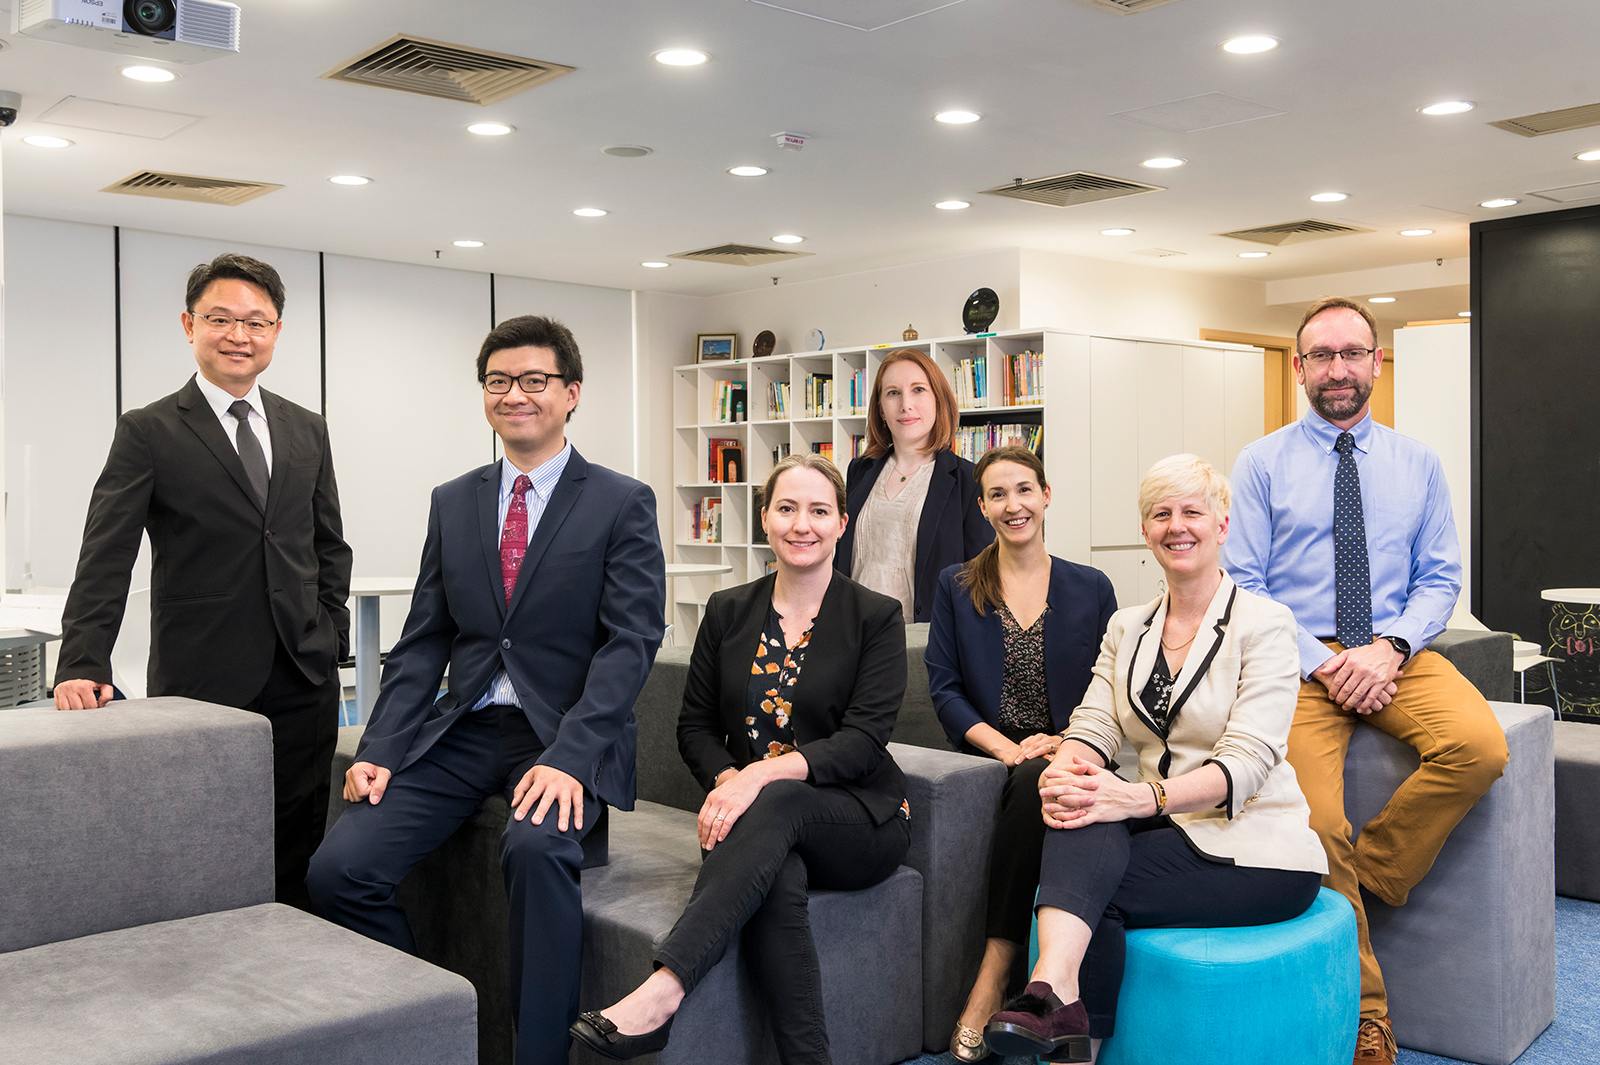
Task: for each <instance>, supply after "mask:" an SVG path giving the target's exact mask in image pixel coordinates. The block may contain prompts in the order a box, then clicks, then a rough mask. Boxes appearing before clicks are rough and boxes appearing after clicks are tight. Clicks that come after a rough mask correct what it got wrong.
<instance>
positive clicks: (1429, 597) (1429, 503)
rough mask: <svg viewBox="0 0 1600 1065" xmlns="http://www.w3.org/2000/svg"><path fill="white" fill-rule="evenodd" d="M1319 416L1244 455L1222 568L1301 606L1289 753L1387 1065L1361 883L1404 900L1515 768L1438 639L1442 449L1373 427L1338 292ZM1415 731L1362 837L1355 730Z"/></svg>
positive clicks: (1359, 337)
mask: <svg viewBox="0 0 1600 1065" xmlns="http://www.w3.org/2000/svg"><path fill="white" fill-rule="evenodd" d="M1296 351H1297V353H1296V355H1295V360H1294V365H1295V373H1296V375H1297V377H1298V379H1299V381H1300V384H1301V385H1302V386H1303V387H1304V388H1305V390H1306V398H1307V400H1308V401H1309V402H1310V406H1311V409H1310V410H1309V411H1308V412H1307V413H1306V416H1305V417H1304V418H1302V419H1301V420H1300V421H1298V422H1295V423H1294V424H1292V425H1288V426H1285V427H1284V428H1282V429H1279V430H1278V431H1277V432H1275V433H1272V434H1270V435H1269V436H1266V437H1264V438H1262V439H1260V440H1257V441H1255V442H1254V443H1252V444H1250V445H1249V446H1247V447H1245V448H1244V450H1243V451H1241V452H1240V453H1239V460H1238V462H1237V464H1236V465H1235V466H1234V470H1233V493H1234V495H1233V512H1232V518H1233V522H1232V535H1231V536H1230V537H1229V540H1228V550H1227V559H1226V565H1227V568H1228V572H1229V574H1230V575H1231V576H1232V577H1233V579H1234V580H1235V581H1236V582H1237V583H1238V584H1239V585H1240V587H1243V588H1246V589H1248V590H1249V591H1252V592H1256V593H1258V594H1261V595H1265V596H1268V597H1269V598H1272V599H1275V600H1277V601H1278V602H1280V603H1282V604H1284V605H1285V606H1287V607H1289V608H1290V609H1291V610H1292V611H1294V615H1295V621H1296V622H1297V623H1298V627H1299V645H1300V674H1301V678H1302V681H1303V683H1302V684H1301V688H1300V699H1299V703H1298V705H1297V706H1296V708H1295V718H1294V725H1293V727H1292V729H1291V730H1290V733H1289V762H1290V764H1291V765H1293V766H1294V770H1295V774H1296V776H1297V777H1298V778H1299V781H1300V787H1301V789H1302V790H1303V791H1304V792H1305V796H1306V801H1307V802H1308V803H1309V804H1310V806H1311V827H1312V828H1314V829H1315V830H1316V831H1317V834H1318V835H1319V836H1320V837H1321V838H1322V843H1323V846H1324V847H1325V848H1326V849H1327V852H1328V867H1329V872H1328V876H1327V878H1326V880H1325V881H1324V882H1325V883H1326V884H1327V885H1328V886H1329V887H1330V888H1333V889H1334V890H1335V891H1338V892H1339V893H1340V894H1342V895H1344V897H1345V898H1347V899H1349V900H1350V904H1351V905H1352V906H1354V907H1355V911H1356V921H1357V927H1358V931H1359V933H1360V937H1359V938H1360V953H1361V1019H1360V1028H1359V1033H1358V1037H1357V1041H1356V1053H1355V1062H1356V1063H1357V1065H1362V1063H1385V1065H1392V1062H1393V1061H1394V1056H1395V1043H1394V1036H1393V1033H1392V1032H1391V1030H1390V1026H1389V1017H1388V1013H1389V1008H1388V999H1387V996H1386V994H1385V991H1384V986H1383V974H1382V972H1381V971H1380V970H1379V968H1378V963H1377V960H1376V959H1375V958H1374V957H1373V954H1372V945H1371V943H1370V942H1369V941H1368V938H1367V919H1366V913H1365V911H1364V909H1363V906H1362V899H1361V889H1362V888H1365V889H1366V890H1367V891H1369V892H1371V893H1372V894H1373V895H1376V896H1377V897H1378V898H1380V899H1382V900H1383V901H1384V902H1386V903H1388V904H1389V905H1391V906H1400V905H1403V904H1404V903H1405V901H1406V898H1407V896H1408V895H1409V893H1410V891H1411V889H1412V888H1413V887H1415V886H1416V884H1417V882H1418V881H1420V880H1421V879H1422V878H1423V876H1424V875H1426V874H1427V872H1428V870H1429V869H1430V868H1432V867H1433V861H1434V859H1435V858H1436V857H1437V856H1438V854H1439V848H1440V847H1442V846H1443V845H1444V841H1445V840H1446V839H1447V838H1448V837H1449V835H1450V832H1451V831H1452V830H1453V829H1454V828H1455V826H1456V825H1457V824H1458V823H1459V822H1460V820H1461V818H1462V817H1464V816H1466V813H1467V811H1468V810H1470V809H1472V806H1473V804H1475V803H1476V802H1477V801H1478V799H1479V798H1481V797H1482V796H1483V793H1484V792H1486V791H1488V790H1489V786H1490V785H1491V784H1493V783H1494V782H1495V780H1497V779H1498V778H1499V776H1500V774H1501V772H1502V771H1503V770H1504V769H1505V764H1506V744H1505V735H1504V734H1503V733H1502V732H1501V730H1500V726H1499V723H1498V722H1497V721H1496V720H1495V717H1494V714H1493V712H1492V711H1491V710H1490V709H1489V704H1488V703H1487V702H1486V701H1485V700H1484V698H1483V696H1482V695H1480V694H1479V693H1478V690H1477V689H1476V688H1474V687H1473V686H1472V685H1471V684H1470V683H1468V682H1467V680H1466V679H1464V678H1463V677H1462V676H1461V674H1460V673H1458V672H1456V670H1455V667H1454V666H1452V665H1451V664H1450V663H1449V662H1448V661H1447V660H1446V659H1445V658H1444V657H1443V656H1441V655H1439V654H1437V653H1435V652H1432V651H1429V650H1427V646H1428V644H1429V643H1431V642H1432V641H1433V639H1434V637H1436V636H1438V635H1439V633H1440V632H1442V631H1444V627H1445V623H1446V622H1447V621H1448V620H1449V618H1450V615H1451V613H1452V612H1453V611H1454V610H1455V604H1456V597H1457V595H1458V594H1459V593H1460V591H1461V549H1460V546H1459V544H1458V543H1457V540H1456V530H1455V523H1454V521H1453V519H1452V518H1451V512H1450V489H1449V487H1448V486H1447V485H1446V484H1445V480H1444V471H1443V469H1442V468H1441V466H1440V463H1439V458H1438V456H1437V455H1435V454H1434V453H1433V452H1432V451H1431V450H1430V449H1428V448H1427V447H1426V446H1424V445H1423V444H1421V443H1418V442H1417V441H1415V440H1412V439H1410V438H1409V437H1405V436H1401V435H1400V434H1399V433H1396V432H1395V431H1393V430H1392V429H1389V428H1387V427H1385V426H1382V425H1379V424H1377V423H1376V422H1374V421H1373V420H1372V413H1371V410H1370V409H1369V399H1370V397H1371V395H1372V387H1373V382H1374V381H1375V380H1377V378H1378V377H1379V375H1380V374H1382V372H1383V349H1382V348H1380V347H1378V343H1377V327H1376V324H1375V323H1374V322H1373V320H1372V315H1371V314H1370V313H1369V312H1368V311H1367V309H1366V308H1365V307H1363V306H1361V305H1360V304H1358V303H1356V302H1355V301H1353V300H1348V299H1343V298H1341V297H1329V298H1326V299H1322V300H1319V301H1317V302H1316V303H1314V304H1312V305H1311V307H1309V308H1308V309H1307V311H1306V314H1305V317H1304V318H1303V319H1302V320H1301V324H1300V330H1299V332H1298V334H1297V336H1296ZM1361 721H1365V722H1366V723H1368V724H1370V725H1372V726H1374V727H1376V728H1379V729H1382V730H1383V731H1384V732H1387V733H1389V734H1390V735H1391V736H1394V737H1396V738H1398V739H1401V740H1404V741H1405V742H1406V743H1409V744H1410V745H1411V746H1412V747H1415V748H1416V750H1417V753H1418V754H1419V755H1421V758H1422V764H1421V766H1420V767H1419V768H1418V769H1417V771H1416V772H1415V773H1413V774H1412V775H1411V776H1410V777H1409V778H1407V779H1406V781H1405V782H1404V783H1403V784H1401V785H1400V787H1399V788H1398V789H1397V790H1396V791H1395V793H1394V796H1393V797H1392V798H1391V799H1390V800H1389V803H1388V805H1387V806H1385V807H1384V808H1383V811H1382V812H1381V813H1379V814H1378V816H1377V817H1375V818H1373V819H1372V820H1371V821H1369V822H1368V823H1367V824H1366V826H1365V827H1364V828H1363V829H1362V831H1361V838H1360V841H1359V842H1358V843H1357V844H1355V845H1352V844H1351V842H1350V835H1351V830H1350V823H1349V822H1348V821H1347V820H1346V819H1345V815H1344V760H1345V753H1346V752H1347V751H1348V749H1349V745H1350V737H1351V735H1352V733H1353V732H1354V731H1355V728H1356V725H1357V724H1358V723H1359V722H1361Z"/></svg>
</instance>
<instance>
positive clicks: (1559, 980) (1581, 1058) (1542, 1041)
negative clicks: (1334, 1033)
mask: <svg viewBox="0 0 1600 1065" xmlns="http://www.w3.org/2000/svg"><path fill="white" fill-rule="evenodd" d="M1399 1034H1400V1038H1401V1039H1402V1040H1404V1039H1405V1033H1404V1032H1401V1033H1399ZM954 1061H955V1059H954V1058H952V1057H951V1056H950V1055H949V1054H924V1055H923V1056H922V1057H920V1058H915V1059H913V1061H912V1062H911V1063H910V1065H953V1062H954ZM989 1062H990V1065H999V1063H1000V1059H999V1058H990V1059H989ZM1586 1062H1600V903H1595V902H1580V901H1579V900H1577V899H1566V898H1559V897H1558V898H1557V899H1556V1019H1555V1023H1554V1024H1552V1025H1550V1027H1549V1028H1546V1029H1545V1031H1544V1034H1543V1035H1541V1036H1539V1038H1538V1039H1535V1040H1534V1041H1533V1045H1532V1046H1530V1047H1528V1049H1527V1050H1525V1051H1523V1053H1522V1056H1521V1057H1519V1058H1518V1059H1517V1061H1516V1065H1578V1063H1586ZM1005 1065H1033V1059H1032V1058H1007V1059H1005ZM1397 1065H1464V1063H1460V1062H1457V1061H1456V1059H1454V1058H1438V1057H1434V1056H1433V1055H1432V1054H1421V1053H1418V1052H1417V1051H1415V1050H1405V1049H1402V1050H1401V1051H1400V1057H1399V1060H1398V1062H1397Z"/></svg>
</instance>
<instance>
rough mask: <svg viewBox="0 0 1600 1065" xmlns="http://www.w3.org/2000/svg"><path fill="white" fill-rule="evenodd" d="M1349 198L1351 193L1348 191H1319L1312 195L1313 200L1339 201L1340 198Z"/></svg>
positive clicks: (1324, 201) (1315, 201)
mask: <svg viewBox="0 0 1600 1065" xmlns="http://www.w3.org/2000/svg"><path fill="white" fill-rule="evenodd" d="M1349 198H1350V194H1349V193H1348V192H1319V193H1317V194H1316V195H1315V196H1313V197H1311V202H1313V203H1338V202H1339V201H1340V200H1348V199H1349Z"/></svg>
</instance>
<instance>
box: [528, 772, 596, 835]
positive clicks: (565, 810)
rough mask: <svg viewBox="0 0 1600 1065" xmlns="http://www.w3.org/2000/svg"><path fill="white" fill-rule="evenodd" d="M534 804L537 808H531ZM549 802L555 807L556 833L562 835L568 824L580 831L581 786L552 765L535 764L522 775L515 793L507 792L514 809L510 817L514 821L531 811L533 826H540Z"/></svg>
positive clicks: (581, 809)
mask: <svg viewBox="0 0 1600 1065" xmlns="http://www.w3.org/2000/svg"><path fill="white" fill-rule="evenodd" d="M534 803H538V804H539V805H538V806H537V807H535V806H534ZM552 803H554V804H555V806H556V829H557V830H558V831H560V832H565V831H566V830H567V825H569V824H570V825H572V827H573V828H575V829H577V830H578V831H580V832H581V831H583V785H582V784H580V783H579V782H578V778H577V777H574V776H569V775H568V774H566V773H563V772H562V771H561V770H559V769H556V768H554V767H553V766H547V765H536V766H534V767H533V768H532V769H530V770H528V771H527V772H526V773H524V774H523V776H522V779H521V780H519V781H518V782H517V787H516V790H515V791H513V792H512V793H511V805H512V806H514V807H516V813H515V814H514V815H513V816H514V817H515V818H516V819H517V820H518V821H521V820H522V819H523V817H525V816H526V815H527V813H528V810H529V809H530V808H532V809H533V823H534V824H536V825H542V824H544V815H545V813H546V812H547V811H548V810H549V809H550V806H551V804H552Z"/></svg>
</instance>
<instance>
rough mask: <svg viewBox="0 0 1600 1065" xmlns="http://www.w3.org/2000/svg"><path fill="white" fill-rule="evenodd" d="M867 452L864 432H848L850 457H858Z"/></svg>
mask: <svg viewBox="0 0 1600 1065" xmlns="http://www.w3.org/2000/svg"><path fill="white" fill-rule="evenodd" d="M866 453H867V436H866V434H865V433H851V434H850V457H851V458H852V459H858V458H860V457H861V456H862V455H865V454H866Z"/></svg>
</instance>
